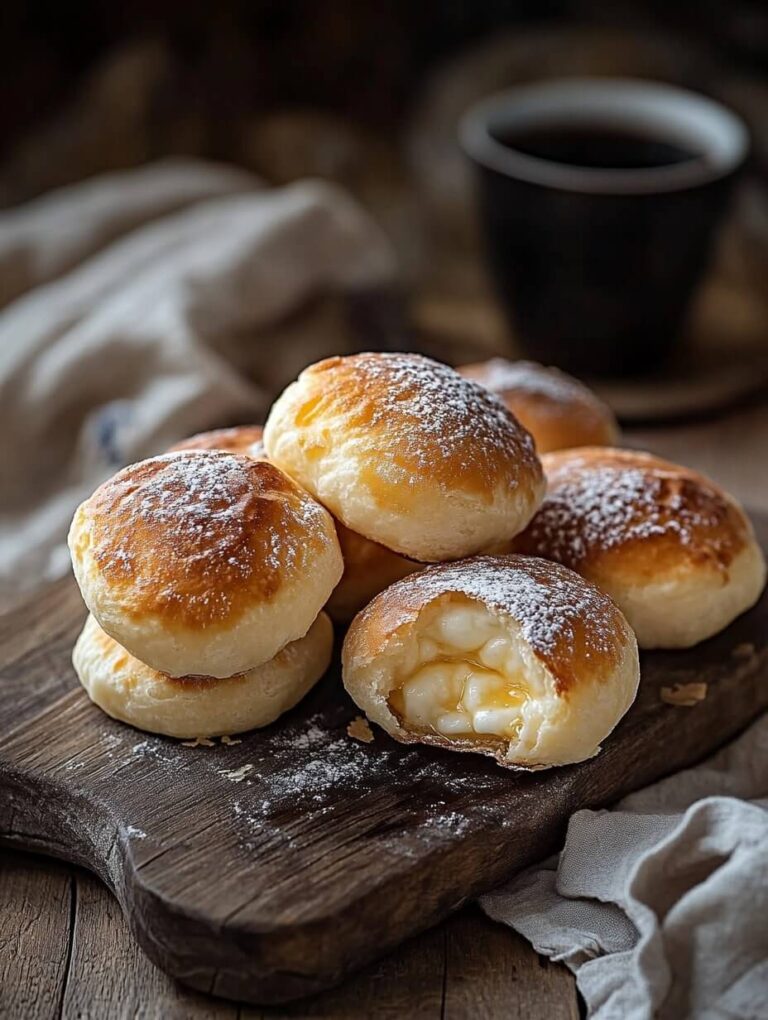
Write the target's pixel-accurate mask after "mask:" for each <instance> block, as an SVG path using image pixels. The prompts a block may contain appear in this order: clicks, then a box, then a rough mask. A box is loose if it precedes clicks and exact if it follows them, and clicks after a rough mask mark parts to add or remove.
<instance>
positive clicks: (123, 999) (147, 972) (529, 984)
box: [0, 402, 768, 1020]
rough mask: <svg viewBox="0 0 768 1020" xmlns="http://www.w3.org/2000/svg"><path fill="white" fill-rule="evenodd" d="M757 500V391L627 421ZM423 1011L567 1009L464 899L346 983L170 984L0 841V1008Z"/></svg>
mask: <svg viewBox="0 0 768 1020" xmlns="http://www.w3.org/2000/svg"><path fill="white" fill-rule="evenodd" d="M628 440H629V442H630V443H631V444H632V445H633V446H643V447H647V448H650V449H653V450H654V451H656V452H658V453H660V454H661V455H663V456H667V457H669V458H670V459H673V460H680V461H682V462H684V463H686V464H690V465H691V466H692V467H697V468H700V469H701V470H703V471H705V472H707V473H709V474H710V475H712V476H713V477H714V478H715V479H717V480H718V481H720V482H722V483H723V484H724V485H726V486H727V487H728V488H730V489H731V491H732V492H734V493H735V494H736V495H737V496H739V497H740V498H741V499H743V500H744V501H745V502H746V503H748V504H749V505H751V506H755V507H761V508H764V509H768V404H766V403H765V402H761V403H756V404H755V405H753V406H752V407H750V408H747V409H744V410H742V411H740V412H738V413H735V414H731V415H729V416H727V417H724V418H721V419H718V420H717V421H709V422H705V423H701V424H698V425H687V426H684V427H677V428H665V429H652V430H645V431H643V432H632V433H630V435H629V436H628ZM58 1016H65V1017H70V1018H75V1017H78V1018H84V1020H85V1018H102V1017H107V1016H108V1017H110V1020H117V1018H123V1017H126V1018H127V1017H142V1018H150V1017H151V1018H155V1017H157V1018H158V1020H159V1018H163V1020H174V1018H181V1017H184V1018H190V1020H203V1018H211V1020H213V1018H216V1020H218V1018H222V1020H224V1018H226V1020H230V1018H231V1020H235V1018H240V1017H242V1018H256V1017H277V1016H287V1017H328V1018H330V1017H333V1018H347V1017H349V1018H361V1017H371V1018H373V1017H418V1018H421V1017H425V1018H431V1017H434V1018H452V1020H464V1018H470V1017H471V1018H473V1020H475V1018H477V1020H483V1018H496V1017H504V1018H505V1020H507V1018H508V1020H513V1018H515V1017H520V1018H526V1020H560V1018H563V1020H565V1018H575V1017H578V1016H579V1002H578V996H577V993H576V988H575V983H574V980H573V978H572V977H571V975H570V974H569V972H568V971H567V970H566V969H565V968H564V967H562V966H558V965H553V964H550V963H549V962H548V961H546V960H545V959H543V958H541V957H539V956H537V955H536V953H534V952H533V950H532V949H531V948H530V946H529V945H528V944H527V943H526V942H525V941H524V940H523V939H521V938H520V937H519V936H517V935H515V934H514V933H513V932H511V931H509V930H508V929H506V928H504V927H502V926H500V925H497V924H494V923H492V922H491V921H489V920H488V919H487V918H485V917H484V916H483V915H482V914H481V913H480V911H479V910H478V909H477V908H475V907H471V908H465V909H464V910H462V911H461V912H460V913H458V914H456V915H455V916H454V917H452V918H451V919H449V920H448V921H446V922H444V923H443V924H441V925H440V926H438V927H437V928H435V929H433V930H432V931H429V932H426V933H424V934H423V935H421V936H419V937H417V938H415V939H413V940H412V941H410V942H408V943H406V944H404V945H403V946H401V947H400V948H399V949H398V950H397V951H396V952H395V953H393V954H392V955H391V956H389V957H387V958H385V959H384V960H381V961H380V962H379V963H376V964H374V965H373V966H371V967H369V968H368V969H367V970H365V971H364V972H362V973H360V974H359V975H357V976H356V977H355V978H353V979H352V980H350V981H349V982H347V983H346V984H345V985H343V986H341V987H340V988H338V989H334V990H332V991H330V992H326V993H324V994H323V995H320V996H317V997H315V998H314V999H311V1000H307V1001H304V1002H300V1003H296V1004H294V1005H292V1006H290V1007H287V1008H281V1009H277V1008H273V1009H264V1010H260V1009H258V1008H254V1007H248V1006H244V1007H238V1006H237V1005H235V1004H232V1003H228V1002H224V1001H221V1000H214V999H209V998H206V997H205V996H202V995H199V994H196V993H194V992H189V991H187V990H185V989H183V988H180V987H179V986H177V985H175V984H174V983H173V982H172V981H171V980H170V979H168V978H167V977H166V976H165V975H164V974H162V973H161V972H160V971H158V970H157V968H155V967H154V966H153V965H152V964H151V963H150V962H149V961H148V960H147V959H146V957H144V955H143V954H142V953H141V951H140V950H139V949H138V948H137V947H136V946H135V945H134V943H133V941H132V939H131V937H130V934H129V932H128V929H127V926H126V924H125V922H124V921H123V918H122V916H121V914H120V911H119V909H118V908H117V905H116V903H115V901H114V900H113V899H112V897H111V896H110V894H109V893H108V892H107V891H106V889H104V888H103V887H102V886H101V885H100V883H99V882H98V881H97V880H96V879H94V878H92V877H91V876H90V875H88V874H87V873H85V872H83V871H80V870H78V869H76V868H71V867H68V866H66V865H63V864H59V863H56V862H53V861H48V860H45V859H42V858H33V857H29V856H25V855H21V854H17V853H13V852H11V851H2V850H0V1017H2V1018H6V1017H7V1018H9V1020H17V1018H19V1020H37V1018H40V1020H43V1018H48V1017H58Z"/></svg>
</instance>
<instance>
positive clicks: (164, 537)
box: [92, 451, 333, 622]
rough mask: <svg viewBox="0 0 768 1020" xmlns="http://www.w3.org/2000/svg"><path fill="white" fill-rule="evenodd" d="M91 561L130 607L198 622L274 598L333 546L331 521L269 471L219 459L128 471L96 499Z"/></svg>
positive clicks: (186, 456)
mask: <svg viewBox="0 0 768 1020" xmlns="http://www.w3.org/2000/svg"><path fill="white" fill-rule="evenodd" d="M92 506H93V508H94V515H93V516H94V522H95V523H94V531H95V538H96V541H95V543H94V553H95V556H96V558H97V561H98V563H99V567H100V569H101V571H102V573H103V574H104V576H105V577H106V578H108V579H109V580H113V581H118V582H120V581H122V582H127V583H128V584H129V585H130V591H131V597H132V598H134V599H135V600H136V601H137V602H141V603H142V604H146V602H147V601H152V602H154V603H155V605H156V606H158V605H159V606H162V608H163V609H164V610H165V611H166V612H168V611H171V612H176V613H177V614H179V615H182V616H185V617H192V618H193V619H195V620H198V621H204V622H207V621H210V620H214V619H223V618H225V617H226V616H227V615H228V614H229V613H230V612H231V610H232V608H233V605H234V603H235V601H236V600H237V598H238V597H241V596H242V594H243V591H244V590H245V591H246V592H248V593H250V594H254V595H255V594H258V593H262V592H265V591H267V592H269V591H274V590H275V589H276V587H277V586H278V585H279V584H280V582H281V580H285V579H287V578H288V577H291V576H292V575H295V574H298V573H300V572H301V571H302V570H303V568H304V564H305V562H306V557H307V553H308V550H313V549H317V548H318V547H319V546H323V545H327V543H329V542H330V541H331V540H332V535H333V531H332V525H331V522H330V518H329V516H328V514H327V512H326V511H325V510H324V509H323V508H322V507H321V506H320V505H319V504H318V503H316V502H315V501H314V500H313V499H312V498H311V497H310V496H308V495H307V494H306V493H304V492H303V491H302V490H300V489H299V488H298V487H297V486H295V485H294V484H293V483H292V482H291V481H290V480H289V479H288V478H287V477H286V476H285V475H283V474H282V472H280V471H278V469H277V468H275V467H274V466H273V465H271V464H268V463H266V462H261V461H256V460H253V459H251V458H249V457H244V456H236V455H232V454H227V453H222V452H213V451H205V452H200V451H195V452H193V451H186V452H182V453H174V454H166V455H164V456H161V457H155V458H153V459H151V460H147V461H142V462H141V463H139V464H134V465H131V466H130V467H128V468H125V469H124V470H123V471H121V472H119V473H118V474H117V475H116V476H115V477H114V478H113V479H111V480H110V481H109V482H106V483H105V484H104V485H103V486H102V487H101V488H100V489H98V490H97V491H96V493H95V494H94V496H93V497H92Z"/></svg>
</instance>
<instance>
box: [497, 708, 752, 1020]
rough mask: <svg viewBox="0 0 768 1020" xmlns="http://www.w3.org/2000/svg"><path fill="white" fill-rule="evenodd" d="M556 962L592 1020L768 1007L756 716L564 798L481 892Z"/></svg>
mask: <svg viewBox="0 0 768 1020" xmlns="http://www.w3.org/2000/svg"><path fill="white" fill-rule="evenodd" d="M480 905H481V907H482V908H483V909H484V910H485V912H486V913H487V914H488V915H489V916H490V917H492V918H494V919H495V920H497V921H502V922H503V923H505V924H508V925H510V926H511V927H512V928H514V929H515V930H516V931H518V932H520V934H521V935H523V936H524V937H525V938H527V939H528V940H529V941H530V942H531V943H532V945H533V947H534V948H535V949H536V951H537V952H539V953H542V954H543V955H544V956H548V957H549V958H551V959H553V960H557V961H561V962H563V963H565V964H566V965H567V966H568V967H569V968H570V969H571V970H572V971H574V973H575V974H576V981H577V985H578V988H579V991H580V992H581V994H582V995H583V996H584V999H585V1001H586V1004H587V1011H588V1016H589V1017H590V1018H594V1020H645V1018H648V1020H650V1018H651V1017H658V1018H660V1020H684V1018H687V1017H691V1018H696V1020H726V1018H727V1020H759V1018H765V1017H768V716H764V717H762V718H761V719H759V720H758V721H757V722H756V723H754V724H753V725H752V726H751V727H750V728H749V729H748V730H747V731H746V732H745V733H744V734H743V735H742V736H741V737H740V738H739V739H737V740H736V741H734V742H733V743H732V744H730V745H729V746H727V747H726V748H724V749H723V750H722V751H720V752H718V753H717V754H716V755H714V757H712V758H710V759H709V760H707V761H706V762H705V763H704V764H702V765H700V766H698V767H696V768H693V769H688V770H686V771H683V772H680V773H678V774H676V775H674V776H671V777H669V778H668V779H664V780H662V781H661V782H659V783H655V784H654V785H652V786H649V787H647V788H646V789H644V790H641V791H639V792H637V793H634V794H631V795H630V796H628V797H625V798H624V799H623V800H622V801H620V802H619V803H618V804H617V805H616V806H615V808H613V809H612V810H609V811H588V810H585V811H577V812H576V813H575V814H574V815H573V817H572V818H571V820H570V823H569V826H568V832H567V836H566V840H565V846H564V848H563V850H562V852H561V854H560V855H559V857H553V858H551V859H550V860H549V861H546V862H545V863H544V864H542V865H538V866H536V867H533V868H529V869H528V870H526V871H525V872H522V873H521V874H520V875H518V876H517V877H516V878H514V879H513V880H512V881H511V882H509V883H508V884H507V885H505V886H503V887H501V888H499V889H496V890H494V891H493V892H491V893H488V894H486V895H485V896H483V897H482V898H481V900H480Z"/></svg>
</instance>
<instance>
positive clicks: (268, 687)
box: [72, 613, 333, 737]
mask: <svg viewBox="0 0 768 1020" xmlns="http://www.w3.org/2000/svg"><path fill="white" fill-rule="evenodd" d="M332 648H333V627H332V626H331V621H330V620H329V619H328V617H327V616H326V615H325V613H320V615H319V616H318V617H317V619H316V620H315V622H314V623H313V624H312V626H311V627H310V628H309V631H308V632H307V634H305V636H304V637H302V638H299V640H298V641H292V642H291V643H290V644H288V645H286V646H285V648H283V649H282V650H281V651H279V652H278V653H277V655H276V656H275V657H274V658H273V659H270V660H269V662H265V663H263V664H262V665H261V666H256V667H255V668H254V669H251V670H249V671H248V672H247V673H243V674H241V675H240V676H234V677H229V678H226V679H217V678H215V677H199V676H197V677H180V678H174V677H170V676H167V675H166V674H165V673H158V672H157V671H156V670H154V669H151V668H150V667H149V666H145V665H144V663H143V662H139V660H138V659H135V658H134V657H133V656H132V655H130V654H129V653H128V652H126V650H125V649H124V648H121V647H120V645H119V644H118V643H117V642H116V641H115V640H114V639H113V638H111V637H109V635H108V634H105V633H104V631H103V630H102V629H101V627H99V625H98V623H96V621H95V620H94V618H93V617H92V616H89V617H88V619H87V620H86V622H85V627H83V630H82V633H81V634H80V637H79V638H78V639H77V643H76V644H75V649H74V652H73V653H72V662H73V664H74V667H75V672H76V673H77V675H78V677H79V678H80V682H81V684H82V685H83V687H84V688H85V689H86V691H87V693H88V696H89V698H90V699H91V701H93V702H95V704H97V705H98V706H99V708H101V709H103V710H104V711H105V712H106V713H107V715H111V716H112V718H113V719H120V720H121V721H122V722H126V723H130V724H131V726H137V727H138V728H139V729H140V730H146V731H147V732H148V733H163V734H165V735H166V736H169V737H217V736H221V735H222V734H225V733H242V732H244V731H245V730H252V729H255V728H256V727H258V726H267V725H268V724H269V723H271V722H274V720H275V719H277V717H278V716H280V715H282V714H283V712H287V711H288V709H290V708H293V706H294V705H295V704H296V703H297V702H298V701H300V700H301V698H303V697H304V695H305V694H306V693H307V691H308V690H309V689H310V688H311V687H312V686H313V684H314V683H315V682H316V681H317V680H319V679H320V677H321V676H322V675H323V673H324V672H325V671H326V669H327V668H328V664H329V663H330V661H331V651H332Z"/></svg>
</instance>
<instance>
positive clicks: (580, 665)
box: [344, 555, 634, 697]
mask: <svg viewBox="0 0 768 1020" xmlns="http://www.w3.org/2000/svg"><path fill="white" fill-rule="evenodd" d="M455 595H459V596H464V597H465V598H467V599H469V600H471V601H476V602H480V603H481V604H482V605H484V606H486V607H488V608H490V609H492V610H493V611H495V612H497V613H499V614H501V615H502V616H507V617H510V618H512V619H513V620H515V621H516V622H517V623H518V624H519V626H520V629H521V633H522V635H523V637H524V638H525V640H526V641H527V642H528V644H529V645H530V647H531V650H532V652H533V654H534V655H535V656H536V657H537V658H538V659H539V661H540V662H542V663H543V664H544V665H545V666H546V668H547V669H548V670H549V671H550V673H551V674H552V677H553V679H554V682H555V687H556V690H557V693H558V694H559V695H560V696H563V697H567V696H568V694H569V692H570V691H572V690H574V689H575V688H576V687H578V686H579V685H580V684H581V683H583V682H584V681H585V679H588V680H589V681H590V682H592V681H598V682H600V681H602V680H603V679H604V678H606V677H607V676H609V675H610V674H611V673H612V671H613V670H614V669H615V667H616V664H617V663H618V662H619V661H620V659H621V657H622V656H623V654H624V649H625V646H626V644H627V641H628V640H629V639H630V638H631V640H632V642H634V638H633V637H631V631H630V629H629V626H628V624H627V622H626V620H625V619H624V617H623V615H622V614H621V612H620V610H619V609H618V607H617V606H616V604H615V603H614V602H613V601H612V599H610V598H609V597H608V596H607V595H605V594H604V593H603V592H602V591H600V590H599V589H598V588H597V587H596V586H595V585H593V584H590V583H589V582H588V581H585V580H584V579H583V578H581V577H579V576H578V575H577V574H575V573H574V572H573V571H571V570H567V569H566V568H564V567H562V566H561V565H560V564H558V563H553V562H551V561H549V560H543V559H538V558H535V557H530V556H514V555H510V556H476V557H473V558H472V559H468V560H461V561H459V562H457V563H442V564H438V565H435V566H431V567H428V568H426V569H425V570H422V571H421V572H420V573H418V574H412V575H411V576H410V577H406V578H404V579H403V580H402V581H398V582H397V583H396V584H393V585H392V586H391V587H389V588H387V589H386V590H385V591H383V592H382V593H381V594H380V595H378V596H377V597H376V598H375V599H374V600H373V601H372V602H371V603H370V604H369V605H368V606H367V607H366V608H365V609H364V610H363V611H362V612H361V613H359V614H358V615H357V616H356V617H355V619H354V621H353V623H352V626H351V627H350V629H349V631H348V633H347V638H346V641H345V642H344V661H345V662H346V661H353V660H354V661H356V662H359V663H360V664H362V665H363V666H364V665H366V664H367V663H370V662H372V661H373V660H374V659H375V658H376V657H377V656H378V655H381V654H383V653H384V651H385V649H386V647H387V645H388V644H389V642H390V641H391V640H392V638H393V636H395V635H396V634H397V633H398V632H399V631H400V630H401V629H402V628H404V627H407V626H409V625H410V624H412V623H414V622H415V620H416V619H417V618H418V616H419V614H420V613H421V612H422V611H423V610H424V609H426V607H427V606H429V605H431V604H432V603H434V602H436V601H437V600H440V599H443V598H444V597H446V596H455Z"/></svg>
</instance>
